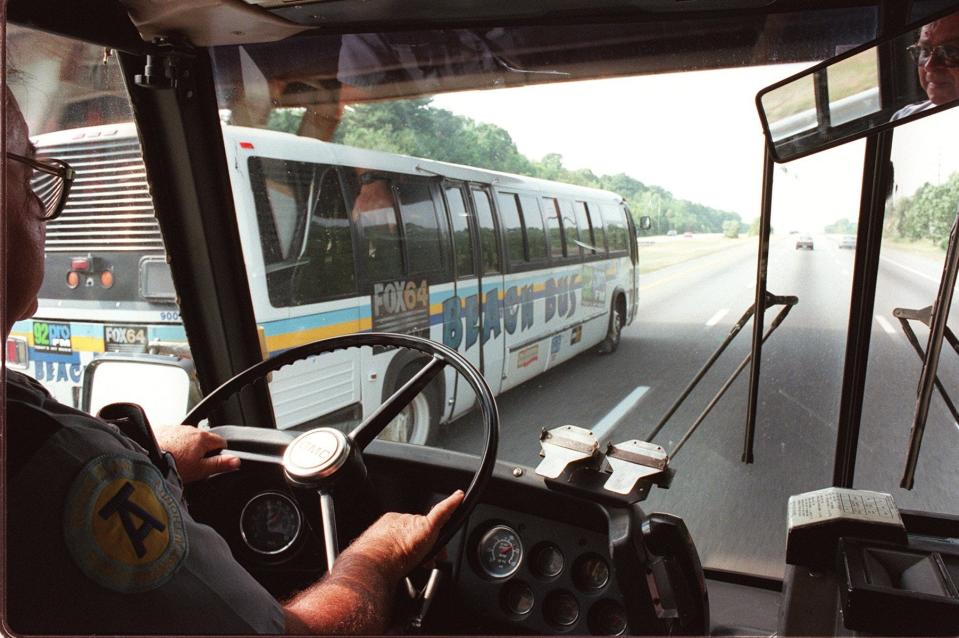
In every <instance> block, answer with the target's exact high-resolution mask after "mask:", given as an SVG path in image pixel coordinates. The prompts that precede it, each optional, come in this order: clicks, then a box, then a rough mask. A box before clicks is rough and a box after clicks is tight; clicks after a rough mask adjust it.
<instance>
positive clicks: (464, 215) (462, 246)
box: [444, 187, 476, 279]
mask: <svg viewBox="0 0 959 638" xmlns="http://www.w3.org/2000/svg"><path fill="white" fill-rule="evenodd" d="M444 190H445V194H446V205H447V207H448V208H449V211H450V223H451V224H452V226H453V250H454V251H455V252H456V277H457V279H462V278H464V277H471V276H473V275H475V274H476V265H475V264H474V263H473V239H472V237H471V236H470V224H471V220H470V217H469V213H468V212H467V211H466V202H465V201H463V191H462V190H460V189H459V188H455V187H447V188H446V189H444Z"/></svg>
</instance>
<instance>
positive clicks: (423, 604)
mask: <svg viewBox="0 0 959 638" xmlns="http://www.w3.org/2000/svg"><path fill="white" fill-rule="evenodd" d="M442 576H443V573H442V572H441V571H440V570H439V568H438V567H434V568H433V569H432V570H430V577H429V580H427V581H426V585H424V586H423V589H422V591H420V592H419V593H418V594H417V597H418V598H419V599H420V612H419V613H418V614H416V615H415V616H413V619H412V620H410V629H412V630H414V631H419V630H420V629H422V628H423V620H424V619H425V618H426V614H427V613H428V612H429V610H430V605H431V604H432V603H433V599H434V598H435V597H436V592H437V590H438V589H439V585H440V579H441V578H442ZM406 586H407V588H413V583H412V581H411V580H410V579H409V578H407V579H406ZM413 589H414V590H415V588H413Z"/></svg>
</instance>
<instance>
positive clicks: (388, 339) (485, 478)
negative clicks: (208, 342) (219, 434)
mask: <svg viewBox="0 0 959 638" xmlns="http://www.w3.org/2000/svg"><path fill="white" fill-rule="evenodd" d="M363 346H385V347H400V348H408V349H410V350H416V351H418V352H422V353H424V354H426V355H429V356H431V357H432V358H433V359H434V360H439V361H440V362H442V363H443V364H445V365H449V366H450V367H452V368H453V369H454V370H455V371H456V372H458V373H459V374H460V375H461V376H462V377H463V378H464V379H466V381H467V383H469V384H470V387H472V388H473V392H474V393H475V394H476V402H477V403H478V404H479V407H480V410H481V411H482V413H483V422H484V424H485V425H486V445H485V447H484V450H483V455H482V457H481V461H480V466H479V469H477V471H476V472H475V473H474V474H473V478H472V480H471V481H470V483H469V486H468V487H467V488H466V491H465V496H464V498H463V502H462V503H461V504H460V505H459V507H457V508H456V511H454V512H453V515H452V516H451V517H450V519H449V520H448V521H447V522H446V523H445V524H444V525H443V529H442V530H441V531H440V534H439V537H438V539H437V542H436V544H435V545H434V546H433V548H432V549H431V550H430V552H429V554H428V555H427V557H426V559H425V560H424V562H427V561H429V560H431V559H432V558H433V557H434V556H435V555H436V554H437V553H438V552H439V551H440V550H441V549H442V548H443V547H445V546H446V545H447V544H448V543H449V541H450V540H452V538H453V536H454V535H455V534H456V532H457V531H459V529H460V528H461V527H462V526H463V524H464V523H465V522H466V519H467V518H468V517H469V515H470V513H471V512H472V511H473V509H474V508H475V507H476V504H477V503H478V502H479V499H480V497H481V496H482V493H483V492H484V491H485V489H486V486H487V485H488V484H489V480H490V477H491V476H492V474H493V467H494V465H495V464H496V451H497V446H498V444H499V411H498V409H497V407H496V400H495V399H494V398H493V391H492V390H491V389H490V387H489V384H488V383H487V382H486V379H485V378H484V377H483V375H482V374H481V373H480V372H479V371H478V370H476V368H474V367H473V365H472V364H471V363H470V362H469V361H468V360H467V359H466V358H465V357H464V356H463V355H461V354H460V353H458V352H456V351H455V350H452V349H450V348H448V347H446V346H444V345H442V344H439V343H437V342H435V341H430V340H428V339H423V338H421V337H414V336H411V335H401V334H393V333H388V332H366V333H359V334H351V335H344V336H340V337H330V338H328V339H320V340H318V341H313V342H311V343H307V344H304V345H302V346H297V347H295V348H291V349H289V350H286V351H284V352H281V353H280V354H277V355H274V356H272V357H269V358H267V359H265V360H263V361H261V362H259V363H257V364H254V365H252V366H250V367H249V368H247V369H246V370H243V371H242V372H240V373H239V374H237V375H235V376H234V377H233V378H231V379H229V380H228V381H226V382H225V383H223V384H222V385H220V386H219V387H218V388H216V389H215V390H213V392H211V393H210V394H208V395H207V396H206V397H204V398H203V399H202V400H201V401H200V402H199V403H197V404H196V406H194V408H193V409H192V410H190V412H189V414H187V415H186V417H184V419H183V424H184V425H193V426H196V425H197V424H198V423H199V422H200V421H202V420H203V419H205V418H208V417H209V415H210V412H211V411H212V410H213V408H215V407H217V406H218V405H219V404H220V403H222V402H223V400H224V399H226V398H228V397H230V396H233V395H234V394H235V393H236V392H238V391H239V390H240V389H242V388H244V387H246V386H248V385H250V384H252V383H253V382H255V381H257V380H259V379H262V378H263V377H264V376H265V375H267V374H269V373H270V372H274V371H276V370H279V369H280V368H282V367H284V366H287V365H291V364H293V363H295V362H297V361H300V360H301V359H305V358H307V357H311V356H316V355H320V354H324V353H326V352H333V351H335V350H344V349H347V348H359V347H363ZM354 433H355V432H354ZM373 437H375V434H374V435H373V436H366V437H364V438H365V439H367V440H365V441H363V442H362V444H361V445H358V446H357V447H358V448H359V449H358V452H359V451H361V450H362V449H363V448H365V447H366V445H367V444H368V443H369V441H370V440H372V438H373ZM348 438H349V437H348ZM351 441H352V439H351Z"/></svg>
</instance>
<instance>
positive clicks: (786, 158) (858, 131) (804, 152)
mask: <svg viewBox="0 0 959 638" xmlns="http://www.w3.org/2000/svg"><path fill="white" fill-rule="evenodd" d="M956 12H959V6H955V7H951V8H949V9H946V10H943V11H939V12H936V13H933V14H931V15H928V16H925V17H923V18H922V19H920V20H917V21H915V22H912V23H910V24H908V25H906V26H905V27H903V28H902V29H900V30H899V31H897V32H896V33H894V34H893V35H890V36H885V37H882V38H877V39H875V40H870V41H869V42H866V43H864V44H861V45H859V46H856V47H853V48H852V49H849V50H848V51H845V52H844V53H842V54H840V55H837V56H834V57H831V58H829V59H827V60H823V61H822V62H820V63H818V64H816V65H814V66H811V67H809V68H808V69H805V70H803V71H800V72H799V73H795V74H793V75H790V76H789V77H787V78H785V79H783V80H780V81H779V82H776V83H775V84H771V85H770V86H767V87H766V88H764V89H762V90H761V91H759V93H757V94H756V110H757V112H758V114H759V121H760V123H761V124H762V127H763V136H764V137H765V138H766V147H767V148H768V149H769V154H770V156H771V157H772V158H773V161H775V162H776V163H777V164H785V163H787V162H791V161H793V160H796V159H799V158H802V157H806V156H808V155H813V154H815V153H819V152H821V151H825V150H827V149H830V148H834V147H836V146H841V145H842V144H846V143H848V142H854V141H856V140H859V139H862V138H864V137H868V136H870V135H872V134H873V133H879V132H881V131H886V130H889V129H892V128H895V127H897V126H900V125H902V124H908V123H909V122H914V121H915V120H918V119H922V118H924V117H927V116H929V115H933V114H935V113H941V112H942V111H945V110H948V109H951V108H954V107H956V106H959V100H954V101H952V102H949V103H948V104H940V105H938V106H934V107H933V108H930V109H926V110H923V111H920V112H918V113H913V114H911V115H907V116H905V117H902V118H900V119H898V120H891V121H888V122H884V123H882V124H879V125H876V126H867V127H866V128H864V129H863V128H854V127H851V128H852V130H851V131H850V132H849V133H846V134H840V135H839V136H837V137H836V138H835V139H831V140H829V141H827V142H825V143H823V144H816V143H813V144H811V145H810V146H809V147H805V148H802V149H801V150H800V151H798V152H796V153H789V154H780V153H779V152H778V149H777V146H776V143H775V142H774V141H773V138H772V132H771V131H770V127H769V122H768V121H767V119H766V113H765V111H764V109H763V102H762V99H763V97H764V96H765V95H767V94H769V93H771V92H773V91H775V90H777V89H779V88H782V87H784V86H786V85H787V84H791V83H793V82H796V81H798V80H800V79H802V78H805V77H808V76H814V75H815V74H816V73H817V72H819V71H822V70H824V69H826V68H828V67H830V66H833V65H835V64H837V63H839V62H842V61H843V60H846V59H848V58H851V57H854V56H856V55H858V54H860V53H862V52H863V51H867V50H869V49H871V48H877V49H879V48H880V47H882V46H884V45H886V44H888V43H890V42H892V41H893V40H895V39H897V38H900V37H902V36H903V35H905V34H907V33H909V32H910V31H915V30H916V29H919V28H921V27H922V26H923V25H926V24H929V23H930V22H934V21H935V20H938V19H939V18H942V17H944V16H947V15H952V14H953V13H956ZM881 83H882V76H881V75H880V84H881ZM855 122H856V120H853V121H852V122H849V123H848V124H855Z"/></svg>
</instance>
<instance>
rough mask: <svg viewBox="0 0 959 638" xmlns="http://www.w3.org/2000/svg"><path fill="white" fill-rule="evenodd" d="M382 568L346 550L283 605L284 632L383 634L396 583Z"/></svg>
mask: <svg viewBox="0 0 959 638" xmlns="http://www.w3.org/2000/svg"><path fill="white" fill-rule="evenodd" d="M383 567H384V566H383V565H382V563H381V562H380V561H379V560H377V558H376V557H374V556H371V555H368V554H367V553H365V552H363V551H357V550H356V549H355V548H352V547H351V548H349V549H347V550H346V551H345V552H343V553H342V554H341V555H340V556H339V558H337V560H336V562H335V563H334V564H333V572H332V573H331V574H328V575H327V576H325V577H324V578H323V579H322V580H320V581H318V582H317V583H315V584H314V585H312V586H310V587H309V588H307V589H305V590H304V591H302V592H300V593H299V594H297V595H296V596H294V597H293V598H292V599H290V600H289V601H288V602H287V603H286V604H285V605H284V606H283V608H284V611H285V613H286V631H287V633H298V634H381V633H383V630H384V629H386V623H387V621H388V620H389V617H390V610H391V606H392V602H393V590H394V589H395V588H396V584H397V580H396V579H394V578H392V577H390V576H388V575H386V574H385V573H384V572H385V571H386V570H384V569H383Z"/></svg>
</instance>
